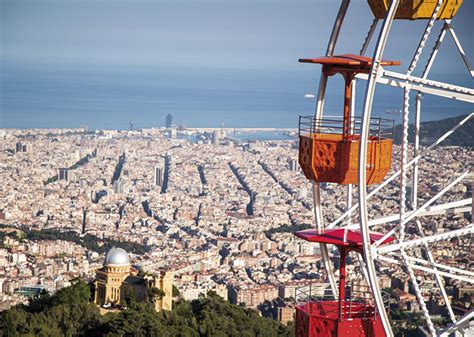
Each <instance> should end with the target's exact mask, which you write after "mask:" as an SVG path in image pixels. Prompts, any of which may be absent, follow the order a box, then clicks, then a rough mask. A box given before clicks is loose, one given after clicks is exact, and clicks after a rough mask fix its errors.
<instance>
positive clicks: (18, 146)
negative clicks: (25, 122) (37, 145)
mask: <svg viewBox="0 0 474 337" xmlns="http://www.w3.org/2000/svg"><path fill="white" fill-rule="evenodd" d="M29 147H30V145H28V144H23V143H21V142H18V143H16V144H15V152H17V153H18V152H28V149H29Z"/></svg>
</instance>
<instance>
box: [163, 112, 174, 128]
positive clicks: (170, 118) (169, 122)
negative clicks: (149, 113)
mask: <svg viewBox="0 0 474 337" xmlns="http://www.w3.org/2000/svg"><path fill="white" fill-rule="evenodd" d="M165 125H166V127H167V128H170V127H171V125H173V116H172V115H171V114H168V115H166V121H165Z"/></svg>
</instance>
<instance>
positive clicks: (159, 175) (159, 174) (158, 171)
mask: <svg viewBox="0 0 474 337" xmlns="http://www.w3.org/2000/svg"><path fill="white" fill-rule="evenodd" d="M153 181H154V183H155V186H160V187H161V186H163V168H162V167H160V166H155V178H154V179H153Z"/></svg>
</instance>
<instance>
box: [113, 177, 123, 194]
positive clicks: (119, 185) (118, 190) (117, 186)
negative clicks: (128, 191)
mask: <svg viewBox="0 0 474 337" xmlns="http://www.w3.org/2000/svg"><path fill="white" fill-rule="evenodd" d="M114 193H115V194H123V181H122V179H117V180H116V181H114Z"/></svg>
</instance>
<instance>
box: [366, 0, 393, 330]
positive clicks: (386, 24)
mask: <svg viewBox="0 0 474 337" xmlns="http://www.w3.org/2000/svg"><path fill="white" fill-rule="evenodd" d="M399 2H400V0H392V1H391V2H390V6H389V8H388V11H387V14H386V16H385V19H384V21H383V24H382V29H381V30H380V33H379V37H378V40H377V43H376V45H375V51H374V54H373V57H372V67H371V69H370V74H369V80H368V82H367V87H366V92H365V99H364V108H363V114H362V128H361V132H360V145H359V158H358V167H359V170H358V182H359V188H358V197H359V205H360V207H359V221H360V230H361V236H362V242H363V245H362V249H363V251H364V257H365V264H366V269H367V277H368V283H369V285H370V289H371V291H372V294H373V296H374V301H375V304H376V308H377V311H378V313H379V315H380V320H381V322H382V325H383V328H384V331H385V334H386V335H387V336H388V337H393V332H392V328H391V326H390V320H389V318H388V315H387V312H386V311H385V307H384V302H383V298H382V295H381V291H380V286H379V282H378V278H377V271H376V270H375V261H374V258H375V255H374V251H373V248H372V245H371V242H370V232H369V226H368V222H369V218H368V213H367V172H366V167H367V166H366V165H367V143H368V138H369V128H370V117H371V114H372V104H373V100H374V94H375V87H376V84H377V78H378V77H379V75H380V71H381V70H382V69H381V66H380V62H381V60H382V57H383V52H384V50H385V46H386V43H387V39H388V35H389V32H390V29H391V27H392V23H393V19H394V18H395V12H396V10H397V8H398V4H399Z"/></svg>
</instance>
